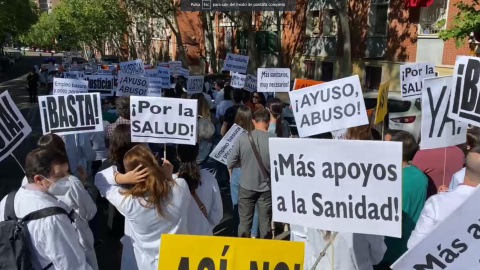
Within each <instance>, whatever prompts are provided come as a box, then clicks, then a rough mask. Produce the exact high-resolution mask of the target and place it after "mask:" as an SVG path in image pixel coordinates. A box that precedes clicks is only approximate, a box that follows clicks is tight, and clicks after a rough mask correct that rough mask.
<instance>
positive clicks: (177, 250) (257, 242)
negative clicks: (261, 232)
mask: <svg viewBox="0 0 480 270" xmlns="http://www.w3.org/2000/svg"><path fill="white" fill-rule="evenodd" d="M303 253H304V243H303V242H293V241H282V240H264V239H252V238H235V237H220V236H196V235H179V234H163V235H162V240H161V245H160V255H159V260H158V270H192V269H195V270H196V269H216V270H250V269H291V270H297V269H298V270H301V269H303ZM267 263H268V266H267V267H266V268H265V265H266V264H267ZM277 266H278V267H277Z"/></svg>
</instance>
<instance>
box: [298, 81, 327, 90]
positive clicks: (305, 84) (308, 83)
mask: <svg viewBox="0 0 480 270" xmlns="http://www.w3.org/2000/svg"><path fill="white" fill-rule="evenodd" d="M321 83H323V82H322V81H314V80H307V79H295V82H294V83H293V90H298V89H302V88H305V87H309V86H313V85H317V84H321Z"/></svg>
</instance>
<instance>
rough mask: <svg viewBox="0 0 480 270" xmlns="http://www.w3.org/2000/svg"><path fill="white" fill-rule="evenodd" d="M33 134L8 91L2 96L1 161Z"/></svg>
mask: <svg viewBox="0 0 480 270" xmlns="http://www.w3.org/2000/svg"><path fill="white" fill-rule="evenodd" d="M30 132H32V128H31V127H30V126H29V125H28V123H27V121H26V120H25V118H24V117H23V115H22V114H21V113H20V110H18V108H17V106H16V105H15V102H13V100H12V97H10V94H9V93H8V91H5V92H3V93H2V94H0V161H2V160H3V159H5V158H6V157H7V156H8V155H10V154H11V153H12V152H13V150H15V148H17V146H18V145H20V143H22V141H23V140H24V139H25V138H26V137H27V135H28V134H30Z"/></svg>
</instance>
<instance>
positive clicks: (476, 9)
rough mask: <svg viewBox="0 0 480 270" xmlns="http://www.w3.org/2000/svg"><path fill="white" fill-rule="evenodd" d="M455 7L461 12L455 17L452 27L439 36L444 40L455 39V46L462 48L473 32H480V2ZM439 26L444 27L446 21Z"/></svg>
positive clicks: (440, 22)
mask: <svg viewBox="0 0 480 270" xmlns="http://www.w3.org/2000/svg"><path fill="white" fill-rule="evenodd" d="M455 6H456V7H457V8H458V9H459V12H458V13H457V14H456V15H455V16H454V17H453V20H452V25H451V26H450V27H449V28H448V29H445V30H441V31H440V32H439V33H438V36H439V37H440V38H441V39H443V40H448V39H452V38H453V39H455V45H456V46H457V47H460V46H461V45H462V44H464V40H465V38H466V37H468V36H469V35H470V33H471V32H476V31H480V3H479V1H478V0H472V1H471V3H470V4H465V3H463V2H459V3H456V4H455ZM437 24H438V25H443V24H445V20H441V21H439V22H437Z"/></svg>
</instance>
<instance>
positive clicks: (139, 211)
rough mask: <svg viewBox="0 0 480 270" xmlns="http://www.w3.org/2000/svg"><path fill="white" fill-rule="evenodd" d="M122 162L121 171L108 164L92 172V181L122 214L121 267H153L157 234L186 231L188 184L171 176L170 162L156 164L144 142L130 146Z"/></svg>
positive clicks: (146, 269)
mask: <svg viewBox="0 0 480 270" xmlns="http://www.w3.org/2000/svg"><path fill="white" fill-rule="evenodd" d="M123 165H124V167H125V172H126V173H125V174H120V173H118V172H117V167H116V166H112V167H109V168H107V169H105V170H103V171H101V172H99V173H98V174H97V175H96V176H95V184H96V185H97V187H98V189H99V191H100V194H102V196H104V197H106V198H107V199H108V200H109V201H110V203H111V204H113V205H114V206H115V207H116V208H117V210H118V211H119V212H120V213H121V214H122V215H124V216H125V236H124V238H122V244H123V251H122V269H128V270H136V269H139V270H156V269H157V266H158V250H159V247H160V236H161V234H176V233H178V234H186V233H187V228H186V225H187V224H186V219H187V210H188V205H189V203H190V197H191V196H190V192H189V190H188V185H187V183H186V182H185V180H183V179H182V178H176V179H172V173H173V166H172V164H170V162H168V161H167V160H163V165H162V166H160V165H158V162H157V160H156V158H155V156H154V155H153V154H152V152H151V151H150V149H149V148H148V147H146V146H144V145H136V146H134V147H133V148H132V149H130V150H129V151H128V152H127V153H126V154H125V157H124V159H123ZM142 168H143V169H142Z"/></svg>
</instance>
